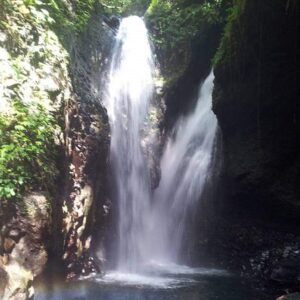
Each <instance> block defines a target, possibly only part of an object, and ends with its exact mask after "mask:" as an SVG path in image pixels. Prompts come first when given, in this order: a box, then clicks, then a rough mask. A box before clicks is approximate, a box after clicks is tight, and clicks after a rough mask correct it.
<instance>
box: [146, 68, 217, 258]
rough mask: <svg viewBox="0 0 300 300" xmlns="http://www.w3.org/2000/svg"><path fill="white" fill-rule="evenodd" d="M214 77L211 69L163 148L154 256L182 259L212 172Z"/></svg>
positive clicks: (152, 226)
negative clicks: (189, 110)
mask: <svg viewBox="0 0 300 300" xmlns="http://www.w3.org/2000/svg"><path fill="white" fill-rule="evenodd" d="M213 80H214V75H213V72H211V73H210V75H209V76H208V78H207V79H206V80H205V81H204V83H203V84H202V85H201V86H200V90H199V95H198V99H197V104H196V107H195V109H194V111H193V112H192V113H190V114H189V115H187V116H184V117H182V118H180V119H179V120H178V122H177V123H176V125H175V127H174V130H173V134H172V137H170V138H169V140H168V142H167V144H166V146H165V149H164V153H163V156H162V160H161V181H160V184H159V186H158V188H157V190H156V191H155V194H154V206H153V208H152V215H151V217H150V218H149V219H148V228H149V237H150V240H151V242H149V244H151V245H154V247H152V249H151V253H152V257H153V259H154V260H158V261H164V262H176V263H178V262H179V254H180V250H181V247H182V243H183V237H184V234H185V233H186V226H187V224H188V223H189V220H190V219H191V218H192V217H193V212H195V210H196V208H197V203H198V201H199V200H201V196H202V195H203V191H204V189H205V187H206V183H207V181H208V180H209V178H210V176H211V175H212V155H213V147H214V141H215V136H216V131H217V119H216V116H215V115H214V113H213V112H212V110H211V105H212V90H213ZM198 205H199V204H198Z"/></svg>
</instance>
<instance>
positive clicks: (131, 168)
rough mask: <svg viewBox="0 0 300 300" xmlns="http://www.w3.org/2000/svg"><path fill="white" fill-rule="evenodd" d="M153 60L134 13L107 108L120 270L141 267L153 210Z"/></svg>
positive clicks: (119, 49) (121, 37)
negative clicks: (145, 138) (149, 125)
mask: <svg viewBox="0 0 300 300" xmlns="http://www.w3.org/2000/svg"><path fill="white" fill-rule="evenodd" d="M153 70H154V63H153V57H152V52H151V47H150V43H149V39H148V33H147V29H146V27H145V24H144V22H143V21H142V19H140V18H139V17H136V16H131V17H128V18H124V19H123V20H122V22H121V24H120V28H119V30H118V33H117V37H116V43H115V47H114V49H113V57H112V63H111V69H110V75H109V85H108V97H107V99H106V103H105V105H106V108H107V112H108V116H109V120H110V126H111V146H110V155H111V165H112V172H113V174H114V178H115V191H116V195H114V196H115V198H116V200H117V201H116V202H117V203H118V228H119V232H118V235H119V241H118V255H117V263H118V266H117V268H118V270H122V271H132V272H133V271H137V268H138V266H139V265H140V262H141V261H142V260H143V259H145V258H144V257H143V254H144V253H145V251H144V247H145V245H144V243H143V241H144V235H145V218H144V216H145V214H146V213H147V212H149V211H150V183H149V171H148V169H147V164H146V162H145V157H144V156H143V153H142V148H141V131H142V129H143V127H144V123H145V119H146V116H147V113H148V107H149V103H150V101H151V98H152V97H153V78H152V75H153Z"/></svg>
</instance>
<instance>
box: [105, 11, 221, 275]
mask: <svg viewBox="0 0 300 300" xmlns="http://www.w3.org/2000/svg"><path fill="white" fill-rule="evenodd" d="M153 73H154V63H153V57H152V53H151V47H150V44H149V38H148V34H147V29H146V27H145V24H144V22H143V21H142V19H140V18H139V17H136V16H131V17H128V18H124V19H123V20H122V21H121V24H120V27H119V30H118V33H117V36H116V42H115V47H114V49H113V57H112V62H111V68H110V74H109V82H108V96H107V99H106V101H105V106H106V108H107V112H108V116H109V121H110V127H111V146H110V147H111V148H110V156H111V157H110V159H111V167H112V174H113V178H114V189H113V190H114V192H115V194H114V195H112V196H113V198H114V203H117V205H118V253H117V255H116V261H117V271H118V272H123V273H124V272H125V273H126V272H127V273H128V272H130V273H139V272H142V271H143V270H144V269H143V268H144V266H145V265H147V264H150V263H151V262H152V261H159V262H161V263H166V262H167V263H170V262H171V263H178V262H179V253H180V251H181V245H182V242H183V237H184V234H185V232H186V224H188V223H189V219H190V218H191V217H192V215H193V212H194V211H195V209H196V207H197V202H198V201H199V200H201V197H202V195H203V191H204V189H205V186H206V182H207V180H208V179H209V177H210V174H211V171H212V165H211V162H212V155H213V147H214V141H215V135H216V130H217V120H216V117H215V115H214V114H213V112H212V110H211V102H212V89H213V79H214V75H213V72H211V74H210V75H209V76H208V78H207V79H206V80H205V82H204V83H203V84H202V85H201V87H200V91H199V95H198V99H197V103H196V107H195V109H194V111H193V112H192V113H190V114H189V115H187V116H184V117H182V118H180V119H179V120H178V122H177V123H176V126H175V127H174V130H173V134H172V135H171V137H170V138H169V140H168V141H167V143H166V146H165V149H164V153H163V156H162V160H161V181H160V184H159V186H158V188H157V189H156V191H154V193H152V191H151V188H150V179H149V169H148V164H147V161H146V157H145V155H144V154H143V151H142V147H141V141H142V131H143V130H146V128H147V126H145V125H146V119H147V114H148V112H149V105H150V103H151V100H152V98H153V90H154V88H153V78H152V76H153Z"/></svg>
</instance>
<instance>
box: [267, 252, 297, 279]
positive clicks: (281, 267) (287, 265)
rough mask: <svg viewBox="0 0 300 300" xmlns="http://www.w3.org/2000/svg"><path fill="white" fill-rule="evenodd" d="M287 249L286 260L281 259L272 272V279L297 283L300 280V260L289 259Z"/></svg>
mask: <svg viewBox="0 0 300 300" xmlns="http://www.w3.org/2000/svg"><path fill="white" fill-rule="evenodd" d="M287 255H288V254H287V253H286V250H285V252H284V253H283V257H285V259H284V260H282V261H280V262H279V263H278V264H277V265H276V266H275V268H274V269H273V271H272V273H271V279H272V280H274V281H276V282H279V283H282V284H295V283H297V282H300V260H299V259H287V258H286V257H287Z"/></svg>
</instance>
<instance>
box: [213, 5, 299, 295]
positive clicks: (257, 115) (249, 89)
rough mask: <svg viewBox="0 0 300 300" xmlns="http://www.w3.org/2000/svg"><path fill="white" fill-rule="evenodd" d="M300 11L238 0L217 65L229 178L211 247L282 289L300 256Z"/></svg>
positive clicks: (216, 103) (217, 101)
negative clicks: (299, 251) (296, 258)
mask: <svg viewBox="0 0 300 300" xmlns="http://www.w3.org/2000/svg"><path fill="white" fill-rule="evenodd" d="M299 14H300V5H299V2H298V1H283V0H266V1H260V0H243V1H237V2H236V5H235V8H234V10H233V13H232V15H231V17H230V21H229V24H228V25H227V26H226V29H225V34H224V38H223V41H222V43H221V46H220V48H219V51H218V53H217V56H216V66H215V90H214V96H213V110H214V112H215V113H216V115H217V118H218V120H219V125H220V127H221V131H222V136H223V150H224V151H223V155H224V157H223V159H224V169H223V180H224V181H223V189H222V191H223V193H222V199H221V201H220V202H219V203H218V207H219V208H221V209H220V211H219V216H221V218H220V219H219V221H216V224H217V225H215V227H216V228H215V229H214V230H213V231H214V234H213V235H212V237H211V242H212V244H210V247H209V248H210V249H211V248H214V249H215V250H214V251H215V254H214V255H215V257H218V256H223V257H222V258H221V260H222V262H223V264H224V265H226V266H231V267H233V268H234V269H237V270H239V271H240V273H241V274H242V275H245V276H247V277H256V278H260V279H259V283H258V284H256V286H258V285H260V284H262V283H263V282H264V283H266V281H268V282H269V283H268V284H271V286H273V287H274V286H275V289H276V290H277V291H278V289H279V290H281V291H282V290H284V289H289V288H291V289H294V288H295V282H296V281H297V279H296V277H297V276H298V275H297V274H298V267H297V266H298V263H297V264H295V263H293V264H290V263H289V264H288V265H287V264H286V263H285V261H294V260H295V256H296V257H297V256H298V257H299V254H297V253H298V252H297V251H298V248H299V236H300V235H299V226H298V225H297V222H298V221H297V220H299V215H300V210H299V199H300V198H299V196H300V194H299V191H300V190H299V186H300V181H299V178H300V177H299V175H300V174H299V170H300V160H299V157H300V156H299V154H300V152H299V138H298V137H299V132H300V123H299V117H300V110H299V105H298V104H297V103H298V101H299V92H300V90H299V79H300V77H299V75H300V73H299V69H300V55H299V46H300V45H299V43H300V38H299V37H300V35H299V30H300V25H299V24H300V23H299ZM224 191H225V193H224ZM216 213H217V211H216ZM216 219H217V218H216ZM218 249H219V250H218ZM284 281H285V282H284ZM297 284H298V286H299V283H296V285H297Z"/></svg>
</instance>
